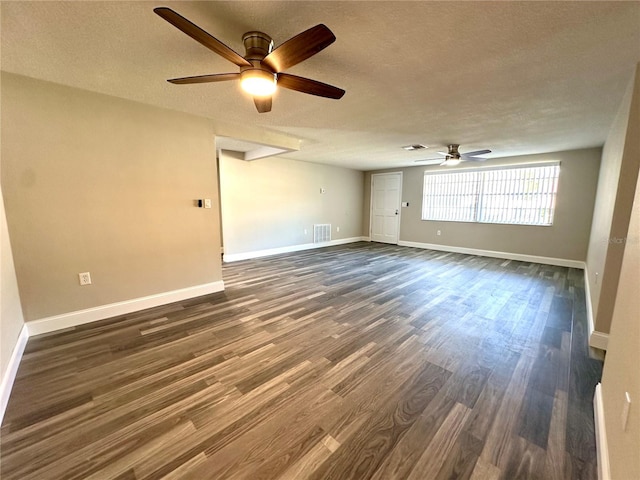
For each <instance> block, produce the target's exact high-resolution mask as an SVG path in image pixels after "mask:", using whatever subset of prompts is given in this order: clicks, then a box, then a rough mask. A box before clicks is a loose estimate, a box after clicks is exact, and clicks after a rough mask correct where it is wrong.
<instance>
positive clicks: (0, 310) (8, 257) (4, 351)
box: [0, 190, 24, 419]
mask: <svg viewBox="0 0 640 480" xmlns="http://www.w3.org/2000/svg"><path fill="white" fill-rule="evenodd" d="M0 274H1V275H0V374H1V376H0V379H1V380H2V381H1V382H0V384H2V386H3V387H5V386H6V385H5V382H6V381H8V379H7V374H8V373H9V372H8V369H9V366H10V365H9V363H10V360H11V355H12V353H13V351H14V349H15V347H16V342H17V340H18V336H19V335H20V331H21V330H22V327H23V325H24V318H23V315H22V307H21V305H20V296H19V293H18V282H17V281H16V272H15V267H14V264H13V254H12V251H11V243H10V240H9V232H8V230H7V221H6V217H5V211H4V201H3V199H2V190H0ZM7 389H10V385H8V386H7ZM2 393H4V392H2V391H0V395H2ZM1 407H2V406H1V405H0V419H1V418H2V413H4V411H3V409H2V408H1Z"/></svg>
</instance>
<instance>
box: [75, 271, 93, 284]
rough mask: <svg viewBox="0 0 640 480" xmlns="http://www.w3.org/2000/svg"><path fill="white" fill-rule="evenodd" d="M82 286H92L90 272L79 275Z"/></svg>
mask: <svg viewBox="0 0 640 480" xmlns="http://www.w3.org/2000/svg"><path fill="white" fill-rule="evenodd" d="M78 278H79V279H80V285H91V274H90V273H89V272H84V273H79V274H78Z"/></svg>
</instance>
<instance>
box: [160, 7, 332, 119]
mask: <svg viewBox="0 0 640 480" xmlns="http://www.w3.org/2000/svg"><path fill="white" fill-rule="evenodd" d="M153 11H154V12H155V13H156V14H158V15H159V16H160V17H162V18H163V19H165V20H166V21H167V22H169V23H170V24H171V25H173V26H174V27H176V28H177V29H178V30H180V31H182V32H184V33H186V34H187V35H189V36H190V37H191V38H193V39H194V40H196V41H197V42H200V43H201V44H202V45H204V46H205V47H207V48H208V49H209V50H212V51H213V52H215V53H217V54H218V55H220V56H221V57H223V58H225V59H227V60H229V61H230V62H231V63H234V64H236V65H237V66H238V67H240V71H239V72H237V73H216V74H212V75H199V76H195V77H182V78H173V79H170V80H167V81H168V82H171V83H174V84H176V85H184V84H190V83H209V82H224V81H227V80H240V85H241V86H242V88H243V90H245V91H247V92H248V93H249V94H250V95H252V96H253V101H254V103H255V105H256V108H257V109H258V112H260V113H265V112H270V111H271V103H272V97H271V96H272V94H273V93H274V92H275V90H276V86H280V87H284V88H288V89H289V90H296V91H298V92H302V93H308V94H310V95H317V96H319V97H326V98H333V99H339V98H342V96H343V95H344V94H345V91H344V90H342V89H341V88H338V87H334V86H333V85H327V84H326V83H322V82H318V81H316V80H311V79H310V78H304V77H298V76H296V75H291V74H289V73H283V71H284V70H286V69H288V68H290V67H293V66H294V65H297V64H298V63H300V62H302V61H303V60H306V59H307V58H309V57H312V56H313V55H315V54H316V53H318V52H319V51H321V50H323V49H324V48H326V47H328V46H329V45H331V44H332V43H333V42H334V41H335V40H336V37H335V35H334V34H333V33H332V32H331V30H329V28H327V27H326V26H325V25H322V24H319V25H316V26H315V27H311V28H310V29H308V30H305V31H304V32H302V33H300V34H298V35H296V36H295V37H293V38H290V39H289V40H287V41H286V42H284V43H283V44H282V45H280V46H279V47H277V48H275V49H274V48H273V40H272V39H271V37H270V36H269V35H267V34H266V33H262V32H247V33H245V34H244V35H243V36H242V42H243V43H244V48H245V50H246V53H245V56H244V57H242V56H241V55H239V54H238V53H236V52H235V51H233V50H232V49H231V48H229V47H227V46H226V45H225V44H224V43H222V42H221V41H220V40H218V39H217V38H215V37H214V36H212V35H210V34H208V33H207V32H205V31H204V30H202V29H201V28H200V27H198V26H197V25H195V24H193V23H192V22H190V21H189V20H187V19H186V18H184V17H183V16H182V15H180V14H178V13H176V12H174V11H173V10H171V9H170V8H167V7H158V8H154V9H153Z"/></svg>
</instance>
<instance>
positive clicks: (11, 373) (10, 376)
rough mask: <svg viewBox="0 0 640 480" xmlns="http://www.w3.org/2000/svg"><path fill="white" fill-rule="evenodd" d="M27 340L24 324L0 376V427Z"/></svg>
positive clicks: (27, 332)
mask: <svg viewBox="0 0 640 480" xmlns="http://www.w3.org/2000/svg"><path fill="white" fill-rule="evenodd" d="M28 340H29V330H28V329H27V325H26V324H24V325H22V329H20V334H19V335H18V338H17V340H16V344H15V346H14V347H13V352H11V357H10V359H9V364H8V365H7V370H6V371H5V372H4V374H3V375H2V382H0V425H1V424H2V420H3V419H4V413H5V411H6V410H7V405H8V404H9V397H10V396H11V390H12V389H13V382H14V381H15V379H16V375H17V374H18V367H19V366H20V360H22V354H23V353H24V349H25V347H26V346H27V341H28Z"/></svg>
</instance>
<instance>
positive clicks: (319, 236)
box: [313, 223, 331, 243]
mask: <svg viewBox="0 0 640 480" xmlns="http://www.w3.org/2000/svg"><path fill="white" fill-rule="evenodd" d="M329 240H331V224H330V223H318V224H315V225H314V226H313V243H322V242H328V241H329Z"/></svg>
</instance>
